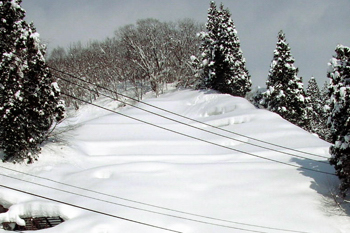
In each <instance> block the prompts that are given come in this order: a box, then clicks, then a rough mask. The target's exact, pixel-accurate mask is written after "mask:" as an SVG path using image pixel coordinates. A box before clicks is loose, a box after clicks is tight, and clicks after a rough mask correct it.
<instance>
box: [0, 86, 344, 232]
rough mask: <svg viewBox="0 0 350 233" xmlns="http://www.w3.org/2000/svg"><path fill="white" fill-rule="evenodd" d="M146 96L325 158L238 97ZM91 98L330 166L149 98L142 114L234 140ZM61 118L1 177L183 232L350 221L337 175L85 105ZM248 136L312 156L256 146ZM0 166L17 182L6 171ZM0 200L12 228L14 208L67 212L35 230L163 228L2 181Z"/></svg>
mask: <svg viewBox="0 0 350 233" xmlns="http://www.w3.org/2000/svg"><path fill="white" fill-rule="evenodd" d="M145 101H146V102H147V103H149V104H152V105H156V106H158V107H161V108H165V109H168V110H170V111H174V112H176V113H178V114H181V115H184V116H186V117H189V118H193V119H196V120H198V121H202V122H205V123H207V124H211V125H214V126H217V127H220V128H222V129H226V130H230V131H234V132H236V133H239V134H242V135H246V136H249V137H253V138H257V139H260V140H264V141H268V142H271V143H275V144H279V145H283V146H285V147H290V148H293V149H297V150H302V151H305V152H309V153H314V154H317V155H321V156H329V154H328V148H329V144H328V143H326V142H324V141H322V140H320V139H318V138H317V137H315V136H314V135H311V134H309V133H307V132H305V131H304V130H302V129H300V128H298V127H296V126H294V125H292V124H290V123H288V122H287V121H285V120H283V119H282V118H281V117H279V116H278V115H276V114H274V113H271V112H268V111H265V110H259V109H255V108H254V107H253V105H251V104H250V103H249V102H248V101H247V100H245V99H243V98H238V97H232V96H229V95H223V94H216V93H209V92H200V91H192V90H183V91H176V92H169V93H167V94H164V95H161V96H160V97H159V98H153V97H148V98H147V99H146V100H145ZM96 104H99V105H102V106H104V107H108V108H110V109H114V110H116V111H118V112H120V113H123V114H126V115H128V116H132V117H135V118H138V119H141V120H143V121H147V122H150V123H152V124H156V125H159V126H161V127H165V128H168V129H171V130H174V131H178V132H180V133H182V134H188V135H191V136H192V137H198V138H200V139H202V140H206V141H210V142H212V143H215V144H218V145H221V146H224V147H231V148H233V149H234V150H240V151H245V152H248V153H251V154H254V155H257V156H261V157H265V158H268V159H272V160H278V161H280V162H283V163H290V164H292V165H296V166H303V167H307V168H311V169H316V170H322V171H325V172H331V173H332V172H334V171H333V169H332V167H331V166H329V165H328V164H324V163H318V162H317V161H315V160H321V161H326V160H327V159H326V158H319V157H315V156H312V155H306V154H302V153H297V152H295V151H288V150H287V149H281V148H277V147H273V146H271V145H266V144H263V143H262V142H257V141H254V140H252V139H248V138H246V137H243V136H238V135H235V134H230V133H228V132H222V131H220V130H218V129H212V128H210V127H209V126H205V125H201V124H200V123H198V122H193V121H190V120H189V119H183V118H180V117H179V116H173V115H171V114H170V113H164V112H162V111H160V110H156V109H152V108H151V107H150V106H144V105H142V104H138V106H139V107H142V108H145V109H147V110H149V111H155V112H157V113H159V114H162V115H166V116H167V117H171V118H174V119H176V120H178V121H181V122H183V123H186V124H190V125H193V126H196V127H200V128H203V129H206V130H210V131H213V132H215V133H217V134H223V135H226V136H227V137H232V138H234V139H238V140H239V141H235V140H231V139H229V138H227V137H225V138H224V137H220V136H218V135H213V134H209V133H207V132H203V131H200V130H196V129H194V128H190V127H188V126H184V125H181V124H179V123H175V122H172V121H170V120H167V119H163V118H160V117H157V116H154V115H152V114H150V113H146V112H143V111H141V110H139V109H135V108H132V107H123V108H118V105H119V104H118V103H117V102H112V101H110V100H108V99H99V100H98V101H96ZM68 115H70V117H68V119H67V120H65V121H64V122H63V123H62V124H61V125H60V126H59V127H57V128H56V131H55V133H56V134H57V135H56V141H52V142H49V143H47V144H46V145H44V146H43V152H42V154H41V155H40V157H39V161H38V162H36V163H34V164H32V165H24V164H22V165H18V164H17V165H13V164H3V163H1V164H0V166H1V174H2V176H0V183H1V184H2V185H7V186H10V187H13V188H16V189H21V190H24V191H26V192H31V193H35V194H37V195H41V196H45V197H49V198H53V199H57V200H60V201H62V202H68V203H71V204H74V205H78V206H83V207H85V208H89V209H93V210H96V211H100V212H105V213H108V214H111V215H116V216H119V217H122V218H127V219H132V220H135V221H138V222H143V223H147V224H151V225H156V226H159V227H163V228H167V229H171V230H174V231H178V232H184V233H213V232H220V233H230V232H268V233H270V232H271V233H275V232H288V231H284V230H290V231H295V232H310V233H311V232H313V233H345V232H350V231H349V229H350V221H349V219H348V217H346V216H344V215H342V212H341V211H338V210H337V209H336V208H335V207H334V206H333V203H332V201H331V200H330V199H328V198H327V197H326V196H327V194H329V192H330V189H331V188H333V187H334V186H336V185H337V179H336V178H335V177H334V176H330V175H326V174H320V173H315V172H312V171H308V170H302V169H300V168H296V167H293V166H287V165H283V164H281V163H276V162H273V161H268V160H264V159H261V158H258V157H254V156H252V155H248V154H243V153H240V152H237V151H233V150H229V149H227V148H224V147H219V146H215V145H213V144H208V143H206V142H203V141H198V140H195V139H191V138H188V137H185V136H182V135H179V134H175V133H173V132H169V131H165V130H163V129H159V128H156V127H154V126H151V125H147V124H144V123H140V122H137V121H135V120H132V119H129V118H126V117H124V116H121V115H117V114H115V113H111V112H108V111H105V110H102V109H98V108H96V107H93V106H88V105H87V106H83V107H82V108H81V109H80V110H79V111H77V112H74V113H72V112H70V113H69V114H68ZM58 133H59V134H58ZM246 142H248V143H252V144H257V145H262V146H265V147H269V148H273V149H275V150H276V149H278V150H282V151H284V152H288V153H292V154H297V155H299V156H304V157H307V158H311V159H314V160H307V159H303V158H300V157H299V158H298V157H293V156H291V155H286V154H281V153H278V152H276V151H271V150H266V149H262V148H259V147H254V146H252V145H249V144H246ZM4 168H7V169H4ZM8 169H12V170H8ZM13 169H14V170H17V171H20V172H21V173H18V172H15V171H13ZM25 173H28V174H32V175H34V176H28V175H26V174H25ZM4 174H5V175H7V176H11V177H15V178H17V180H14V179H12V178H9V177H5V176H3V175H4ZM38 176H39V177H45V178H47V179H50V180H44V179H40V178H38ZM22 180H25V181H29V182H34V183H39V184H41V185H43V186H46V187H43V186H37V185H34V184H33V183H27V182H24V181H22ZM53 181H56V182H53ZM58 182H59V183H58ZM62 183H65V184H69V185H71V186H65V185H63V184H62ZM72 186H78V187H81V188H83V189H84V190H82V189H78V188H74V187H72ZM47 187H53V188H55V189H56V190H54V189H50V188H47ZM57 189H60V190H66V191H68V192H70V193H67V192H62V191H59V190H57ZM88 190H93V191H94V192H91V191H88ZM73 193H78V194H81V195H83V196H84V197H81V196H77V195H74V194H73ZM104 194H106V195H104ZM107 195H108V196H107ZM112 196H114V197H112ZM87 197H91V198H93V199H91V198H87ZM98 199H100V200H104V201H105V202H102V201H99V200H98ZM126 199H127V200H126ZM129 200H133V201H135V202H131V201H129ZM113 203H114V204H113ZM142 203H146V204H148V205H144V204H142ZM0 204H2V205H4V206H5V207H10V210H9V212H7V213H5V214H1V215H0V221H15V222H17V223H18V224H21V223H23V221H22V220H21V219H20V216H22V217H23V216H43V215H44V216H57V215H60V216H61V217H63V218H64V219H65V220H66V222H64V223H63V224H61V225H59V226H57V227H54V228H51V229H45V230H42V231H40V232H43V233H44V232H45V233H46V232H47V233H62V232H64V233H77V232H82V233H89V232H91V233H111V232H113V233H114V232H115V233H141V232H142V233H161V232H169V231H166V230H162V229H157V228H153V227H150V226H145V225H140V224H137V223H134V222H129V221H125V220H121V219H115V218H112V217H108V216H104V215H100V214H97V213H92V212H89V211H86V210H82V209H78V208H75V207H72V206H66V205H64V204H60V203H55V202H52V201H49V200H43V199H40V198H38V197H34V196H30V195H28V194H24V193H19V192H17V191H13V190H8V189H5V188H1V189H0ZM150 205H153V206H150ZM155 206H159V207H163V208H167V210H166V209H160V208H156V207H155ZM130 207H132V208H130ZM141 209H143V210H141ZM144 210H147V211H144ZM171 210H177V211H180V212H174V211H171ZM153 212H157V213H153ZM183 212H188V213H192V214H195V215H197V216H193V215H189V214H185V213H183ZM159 213H162V214H159ZM198 215H201V216H207V217H209V218H204V217H200V216H198ZM174 216H178V217H180V218H175V217H174ZM213 218H215V219H213ZM186 219H192V220H195V221H190V220H186ZM219 219H221V220H226V221H220V220H219ZM203 222H206V223H210V224H205V223H203ZM218 225H222V226H218ZM223 226H226V227H223ZM283 229H284V230H283ZM290 231H289V232H290ZM0 232H5V231H3V230H0Z"/></svg>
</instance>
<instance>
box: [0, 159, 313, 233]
mask: <svg viewBox="0 0 350 233" xmlns="http://www.w3.org/2000/svg"><path fill="white" fill-rule="evenodd" d="M0 168H3V169H6V170H10V171H14V172H17V173H20V174H24V175H27V176H31V177H35V178H39V179H43V180H47V181H50V182H53V183H56V184H60V185H64V186H67V187H72V188H76V189H80V190H83V191H88V192H91V193H95V194H99V195H103V196H107V197H112V198H116V199H120V200H123V201H128V202H132V203H136V204H141V205H144V206H148V207H153V208H158V209H162V210H167V211H171V212H175V213H180V214H186V215H190V216H194V217H200V218H204V219H210V220H215V221H221V222H226V223H233V224H237V225H243V226H249V227H256V228H262V229H269V230H279V231H284V232H296V233H306V232H302V231H294V230H288V229H281V228H275V227H267V226H260V225H254V224H248V223H241V222H235V221H229V220H224V219H219V218H214V217H208V216H204V215H199V214H193V213H189V212H185V211H179V210H174V209H170V208H165V207H160V206H156V205H151V204H147V203H144V202H139V201H134V200H130V199H126V198H122V197H118V196H114V195H110V194H106V193H102V192H98V191H94V190H90V189H86V188H82V187H78V186H75V185H70V184H66V183H63V182H59V181H55V180H52V179H48V178H44V177H40V176H36V175H32V174H29V173H25V172H21V171H17V170H14V169H11V168H6V167H3V166H0ZM0 175H1V176H5V177H8V178H12V179H16V180H20V181H24V182H27V183H32V184H35V185H39V186H42V187H46V188H50V189H54V190H58V191H62V192H66V193H70V194H74V195H78V196H83V197H86V198H90V199H94V200H99V201H102V202H106V203H110V204H114V205H120V206H123V207H127V208H132V209H137V210H142V211H146V212H151V213H155V214H160V215H164V216H169V217H174V218H180V219H185V220H189V221H195V222H201V223H205V224H210V225H213V224H211V223H208V222H204V221H197V220H192V219H189V218H183V217H179V216H174V215H168V214H164V213H160V212H156V211H150V210H145V209H142V208H137V207H131V206H128V205H124V204H119V203H115V202H109V201H105V200H101V199H97V198H93V197H90V196H86V195H82V194H77V193H73V192H70V191H65V190H61V189H57V188H53V187H50V186H46V185H42V184H38V183H35V182H32V181H26V180H22V179H19V178H16V177H12V176H8V175H4V174H1V173H0ZM214 225H217V226H221V227H226V226H225V225H222V224H214Z"/></svg>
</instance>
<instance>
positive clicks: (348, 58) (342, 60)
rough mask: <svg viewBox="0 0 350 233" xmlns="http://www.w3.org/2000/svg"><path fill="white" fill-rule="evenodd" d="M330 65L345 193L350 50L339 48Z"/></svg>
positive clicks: (334, 151) (336, 152) (349, 177)
mask: <svg viewBox="0 0 350 233" xmlns="http://www.w3.org/2000/svg"><path fill="white" fill-rule="evenodd" d="M335 52H336V55H335V56H334V57H333V58H332V59H331V61H330V62H329V70H328V74H327V76H328V78H330V86H329V96H330V116H329V118H328V123H329V126H330V128H331V136H332V141H333V143H334V145H332V146H331V147H330V153H331V155H332V158H331V159H330V163H331V164H332V165H334V167H335V170H336V174H337V176H338V177H339V179H340V181H341V185H340V190H341V193H342V194H343V195H344V196H346V194H347V193H348V192H349V188H350V47H346V46H343V45H338V46H337V47H336V49H335Z"/></svg>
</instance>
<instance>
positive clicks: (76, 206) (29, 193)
mask: <svg viewBox="0 0 350 233" xmlns="http://www.w3.org/2000/svg"><path fill="white" fill-rule="evenodd" d="M0 187H3V188H6V189H10V190H13V191H17V192H20V193H24V194H28V195H31V196H35V197H39V198H42V199H45V200H48V201H53V202H57V203H60V204H64V205H68V206H72V207H75V208H79V209H82V210H86V211H89V212H93V213H96V214H101V215H105V216H108V217H112V218H117V219H121V220H124V221H128V222H132V223H136V224H141V225H144V226H148V227H152V228H157V229H160V230H164V231H169V232H175V233H183V232H181V231H175V230H171V229H168V228H164V227H159V226H156V225H153V224H149V223H144V222H140V221H136V220H133V219H129V218H124V217H120V216H117V215H113V214H108V213H105V212H102V211H98V210H94V209H90V208H86V207H83V206H80V205H75V204H71V203H68V202H64V201H60V200H57V199H53V198H49V197H45V196H42V195H38V194H35V193H31V192H27V191H23V190H20V189H16V188H12V187H9V186H6V185H3V184H0Z"/></svg>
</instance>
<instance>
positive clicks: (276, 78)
mask: <svg viewBox="0 0 350 233" xmlns="http://www.w3.org/2000/svg"><path fill="white" fill-rule="evenodd" d="M297 74H298V68H296V67H295V66H294V58H293V57H292V55H291V52H290V47H289V45H288V44H287V42H286V38H285V34H284V33H283V31H280V32H279V33H278V42H277V45H276V49H275V50H274V56H273V60H272V62H271V66H270V71H269V75H268V79H267V81H266V86H267V90H266V92H264V93H263V94H262V96H263V97H262V100H261V105H262V106H264V107H265V108H266V109H268V110H270V111H272V112H276V113H278V114H279V115H280V116H282V117H283V118H284V119H286V120H288V121H290V122H291V123H293V124H296V125H298V126H300V127H302V128H307V126H308V119H307V109H306V103H307V99H306V98H305V92H304V89H303V82H302V78H301V77H298V76H297Z"/></svg>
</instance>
